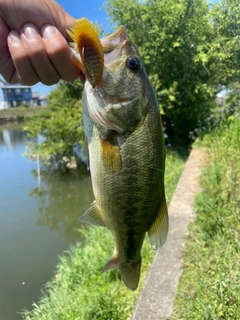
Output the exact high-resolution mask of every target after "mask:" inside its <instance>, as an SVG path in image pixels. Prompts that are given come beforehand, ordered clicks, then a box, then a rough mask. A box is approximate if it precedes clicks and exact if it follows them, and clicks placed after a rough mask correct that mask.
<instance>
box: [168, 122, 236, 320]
mask: <svg viewBox="0 0 240 320" xmlns="http://www.w3.org/2000/svg"><path fill="white" fill-rule="evenodd" d="M203 144H204V145H205V146H206V148H207V150H208V165H207V167H206V169H205V171H204V173H203V175H202V178H201V185H202V188H203V191H202V193H201V194H200V195H199V196H198V197H197V199H196V203H195V207H196V209H197V220H196V221H195V222H193V223H191V225H190V228H189V240H188V242H187V245H186V248H185V253H184V270H183V274H182V276H181V278H180V283H179V288H178V294H177V296H176V300H175V304H174V313H173V315H172V317H171V318H169V319H172V320H173V319H174V320H175V319H176V320H183V319H184V320H188V319H189V320H190V319H191V320H193V319H194V320H198V319H199V320H200V319H201V320H217V319H222V320H237V319H240V162H239V161H240V119H235V120H233V121H231V122H230V123H229V126H228V127H227V128H226V129H225V130H224V131H223V132H219V131H218V132H215V133H214V134H211V135H208V136H207V138H206V139H205V140H204V141H203Z"/></svg>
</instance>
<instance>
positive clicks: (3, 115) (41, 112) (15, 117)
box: [0, 106, 49, 123]
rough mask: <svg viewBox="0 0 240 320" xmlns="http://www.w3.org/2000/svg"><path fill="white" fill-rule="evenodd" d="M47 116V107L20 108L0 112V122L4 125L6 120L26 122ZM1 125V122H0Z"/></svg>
mask: <svg viewBox="0 0 240 320" xmlns="http://www.w3.org/2000/svg"><path fill="white" fill-rule="evenodd" d="M48 115H49V109H48V108H47V107H40V106H38V107H29V106H20V107H16V108H8V109H1V110H0V120H2V122H3V123H6V121H8V119H9V120H10V121H28V120H32V119H34V118H41V117H47V116H48ZM0 123H1V122H0Z"/></svg>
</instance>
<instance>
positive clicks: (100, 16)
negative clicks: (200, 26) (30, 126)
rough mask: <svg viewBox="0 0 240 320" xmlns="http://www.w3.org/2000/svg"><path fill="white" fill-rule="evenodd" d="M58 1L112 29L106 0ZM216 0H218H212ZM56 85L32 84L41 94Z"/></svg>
mask: <svg viewBox="0 0 240 320" xmlns="http://www.w3.org/2000/svg"><path fill="white" fill-rule="evenodd" d="M57 2H58V3H59V4H60V5H61V6H62V7H63V8H64V10H65V11H67V12H68V13H69V14H70V15H71V16H72V17H74V18H76V19H79V18H82V17H86V18H88V19H89V20H90V21H93V22H95V21H97V22H98V24H99V25H101V26H102V27H103V30H104V31H105V32H110V31H111V26H110V21H109V20H108V18H107V13H106V11H105V10H104V9H103V8H102V7H103V4H104V0H57ZM212 2H213V3H214V2H216V0H212ZM55 87H56V86H55V85H54V86H45V85H43V84H41V83H37V84H36V85H34V86H32V91H33V92H38V93H39V94H40V95H45V94H49V93H50V91H51V90H53V89H54V88H55Z"/></svg>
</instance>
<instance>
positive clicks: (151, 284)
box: [132, 149, 206, 320]
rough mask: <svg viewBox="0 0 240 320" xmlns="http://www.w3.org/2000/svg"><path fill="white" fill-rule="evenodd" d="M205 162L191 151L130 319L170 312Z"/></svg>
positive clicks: (153, 318)
mask: <svg viewBox="0 0 240 320" xmlns="http://www.w3.org/2000/svg"><path fill="white" fill-rule="evenodd" d="M205 162H206V154H205V152H204V150H202V149H194V150H192V151H191V154H190V156H189V158H188V160H187V163H186V166H185V168H184V170H183V173H182V176H181V178H180V180H179V182H178V185H177V188H176V190H175V193H174V195H173V198H172V200H171V203H170V205H169V208H168V211H169V223H170V226H169V235H168V238H167V241H166V243H165V244H164V246H163V247H162V248H161V249H160V250H158V251H157V252H156V255H155V257H154V259H153V263H152V265H151V267H150V270H149V272H148V275H147V278H146V281H145V284H144V286H143V289H142V291H141V293H140V296H139V298H138V301H137V304H136V307H135V310H134V312H133V315H132V320H164V319H166V318H167V317H169V316H170V315H171V313H172V311H173V301H174V297H175V294H176V292H177V286H178V280H179V277H180V275H181V272H182V253H183V249H184V245H185V242H186V240H187V237H186V233H187V227H188V224H189V222H190V221H192V220H193V219H194V211H193V208H192V205H193V203H194V199H195V195H196V194H197V193H198V192H199V191H200V190H201V189H200V185H199V176H200V173H201V170H202V168H203V166H204V164H205Z"/></svg>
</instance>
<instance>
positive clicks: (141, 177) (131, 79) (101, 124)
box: [79, 26, 168, 290]
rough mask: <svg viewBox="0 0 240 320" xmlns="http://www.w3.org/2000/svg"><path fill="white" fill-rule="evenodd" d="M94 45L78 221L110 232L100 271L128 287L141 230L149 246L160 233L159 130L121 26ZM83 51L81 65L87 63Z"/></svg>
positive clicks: (163, 226)
mask: <svg viewBox="0 0 240 320" xmlns="http://www.w3.org/2000/svg"><path fill="white" fill-rule="evenodd" d="M84 34H85V35H86V34H87V30H85V31H84ZM79 37H80V38H81V34H79ZM92 39H94V36H92V35H91V41H93V40H92ZM101 45H102V50H103V52H104V66H103V74H102V81H101V83H99V84H96V85H95V84H94V85H93V83H92V77H90V79H88V74H86V82H85V85H84V92H83V99H82V104H83V123H84V131H85V135H86V139H85V147H84V149H85V155H86V157H87V158H88V159H87V160H88V163H89V168H90V172H91V178H92V185H93V192H94V196H95V201H94V202H93V203H92V205H91V206H90V208H89V209H88V210H87V211H86V213H85V214H84V215H83V216H82V217H81V218H80V220H81V221H84V222H87V223H90V224H93V225H98V226H105V227H107V228H108V229H109V230H110V232H111V233H112V235H113V238H114V252H113V255H112V257H111V258H110V260H109V261H108V262H107V264H106V266H105V268H104V269H103V272H105V271H109V270H111V269H115V268H119V270H120V274H121V277H122V280H123V282H124V283H125V285H126V286H127V287H128V288H129V289H131V290H135V289H136V288H137V286H138V282H139V277H140V268H141V259H142V257H141V248H142V244H143V241H144V237H145V234H146V232H148V235H149V239H150V243H151V245H152V247H153V248H154V249H158V248H160V247H161V246H162V245H163V244H164V242H165V240H166V237H167V232H168V214H167V207H166V200H165V194H164V168H165V146H164V138H163V130H162V123H161V117H160V112H159V107H158V103H157V99H156V96H155V93H154V90H153V88H152V85H151V83H150V81H149V78H148V76H147V74H146V72H145V70H144V66H143V63H142V59H141V56H140V54H139V51H138V49H137V47H136V46H135V45H134V44H133V42H132V41H131V40H130V38H129V36H128V34H127V32H126V29H125V28H124V27H123V26H122V27H120V28H119V29H118V30H117V31H116V32H115V33H113V34H112V35H110V36H108V37H106V38H104V39H102V40H101ZM93 47H94V50H95V48H96V47H97V46H93ZM99 48H100V47H99ZM88 50H89V52H88V53H87V60H88V61H87V63H88V65H89V66H94V63H95V62H94V63H93V62H92V61H91V58H90V57H91V48H89V49H88ZM99 50H100V49H99ZM101 54H102V53H101V52H100V53H99V55H101ZM96 56H97V53H96V52H95V51H94V59H95V58H96ZM83 59H84V57H83ZM94 61H95V60H94ZM96 61H97V60H96ZM99 61H100V59H99ZM83 63H84V61H83ZM96 70H98V69H97V66H96V69H95V70H94V72H97V71H96ZM99 70H101V68H99ZM89 74H92V73H91V72H89ZM95 74H96V73H95ZM96 76H97V75H96Z"/></svg>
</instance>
